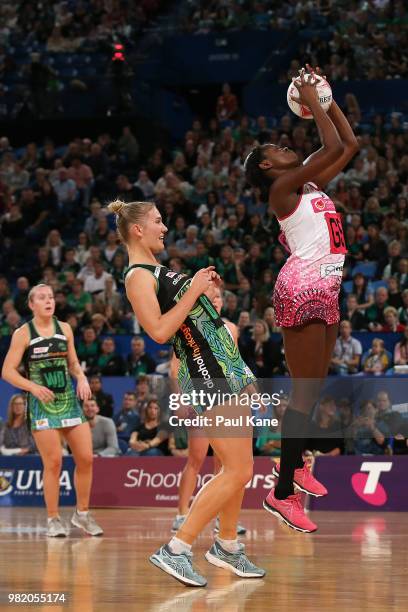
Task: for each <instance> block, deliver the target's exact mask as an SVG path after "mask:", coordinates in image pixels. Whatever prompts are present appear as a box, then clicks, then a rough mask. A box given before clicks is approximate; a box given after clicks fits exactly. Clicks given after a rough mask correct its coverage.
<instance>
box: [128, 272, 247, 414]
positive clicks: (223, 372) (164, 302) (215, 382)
mask: <svg viewBox="0 0 408 612" xmlns="http://www.w3.org/2000/svg"><path fill="white" fill-rule="evenodd" d="M134 268H143V269H145V270H148V271H149V272H150V273H151V274H153V276H154V277H155V279H156V293H157V299H158V302H159V305H160V310H161V312H162V314H164V313H165V312H168V311H169V310H170V309H171V308H173V307H174V306H175V305H176V304H177V302H178V301H179V300H180V299H181V297H182V295H183V294H184V293H185V292H186V291H187V289H188V288H189V286H190V284H191V281H192V278H191V277H189V276H187V275H186V274H179V273H178V272H174V271H172V270H169V268H166V267H165V266H159V265H158V266H153V265H145V264H135V265H133V266H130V267H129V268H127V269H126V270H125V277H126V275H127V274H128V273H129V272H130V270H132V269H134ZM171 342H172V343H173V347H174V352H175V354H176V357H177V358H178V359H179V360H180V367H179V372H178V382H179V385H180V388H181V390H182V392H183V393H191V391H193V390H195V391H197V392H199V391H201V390H203V391H206V392H209V391H210V392H211V393H214V392H221V393H229V394H231V393H232V394H240V393H241V392H242V391H243V389H245V387H247V386H248V385H250V384H253V383H254V382H255V381H256V378H255V376H254V374H253V373H252V371H251V370H250V369H249V367H248V366H247V365H246V363H245V362H244V360H243V359H242V357H241V354H240V352H239V350H238V347H237V346H236V344H235V342H234V340H233V338H232V336H231V333H230V332H229V330H228V328H227V327H226V325H225V323H224V321H223V320H222V319H221V317H220V316H219V314H218V312H217V311H216V310H215V308H214V306H213V305H212V303H211V301H210V300H209V299H208V298H207V296H205V295H200V297H199V298H198V300H197V301H196V303H195V304H194V306H193V308H192V309H191V311H190V312H189V314H188V316H187V318H186V320H185V321H184V323H183V324H182V325H181V326H180V328H179V329H178V330H177V332H176V333H175V335H174V337H173V338H172V340H171ZM194 409H195V410H196V411H197V412H202V411H203V409H204V407H203V406H201V407H199V406H194Z"/></svg>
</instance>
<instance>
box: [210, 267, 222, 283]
mask: <svg viewBox="0 0 408 612" xmlns="http://www.w3.org/2000/svg"><path fill="white" fill-rule="evenodd" d="M208 276H209V277H210V280H211V281H212V282H213V283H214V285H215V286H216V287H220V286H221V284H222V280H221V276H220V275H219V274H218V272H216V271H215V270H212V271H211V272H210V273H209V275H208Z"/></svg>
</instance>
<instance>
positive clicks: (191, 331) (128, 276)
mask: <svg viewBox="0 0 408 612" xmlns="http://www.w3.org/2000/svg"><path fill="white" fill-rule="evenodd" d="M108 209H109V210H110V212H113V213H115V214H116V224H117V228H118V232H119V235H120V237H121V239H122V241H123V242H124V243H125V245H126V247H127V250H128V254H129V267H128V269H127V271H126V273H125V286H126V294H127V297H128V299H129V301H130V303H131V305H132V308H133V310H134V312H135V314H136V317H137V320H138V321H139V323H140V324H141V325H142V327H143V329H144V330H145V331H146V333H147V334H149V336H150V337H151V338H152V339H153V340H155V341H156V342H158V343H161V344H163V343H165V342H168V341H169V340H170V341H172V342H173V346H174V349H175V353H176V355H177V358H178V359H179V360H180V367H179V373H178V382H179V385H180V388H181V390H182V391H183V393H190V392H192V391H198V392H199V393H200V398H201V397H202V398H203V401H202V402H201V399H200V402H201V403H200V406H198V405H197V404H196V403H195V402H194V401H192V402H191V403H192V405H193V407H194V409H195V410H196V411H197V412H200V413H204V408H208V403H207V400H208V397H209V395H208V390H210V391H211V393H214V392H216V393H215V395H216V397H217V398H218V399H216V400H215V401H216V402H217V405H216V406H215V407H214V408H211V411H210V409H209V408H208V410H207V411H206V412H205V414H204V416H205V417H206V419H205V424H204V427H205V431H206V434H207V436H208V439H209V442H210V444H211V446H212V447H213V449H214V451H215V453H216V454H217V456H218V458H219V460H220V462H221V464H222V469H221V470H220V471H219V472H218V474H217V475H216V476H215V477H214V478H213V479H212V480H210V481H209V482H207V483H206V485H205V486H204V487H202V488H201V489H200V491H199V493H198V494H197V495H196V497H195V499H194V502H193V504H192V506H191V508H190V509H189V512H188V514H187V516H186V517H185V520H184V522H183V524H182V525H181V527H180V528H179V529H178V531H177V533H176V534H175V536H174V537H173V538H172V539H171V540H170V542H169V543H168V544H165V545H163V546H161V547H160V548H159V550H158V551H157V552H156V553H154V554H153V555H151V557H150V561H151V563H153V565H155V566H156V567H158V568H160V569H161V570H163V571H164V572H166V573H167V574H169V575H170V576H173V577H174V578H176V579H177V580H179V581H180V582H182V583H183V584H185V585H186V586H197V587H204V586H205V585H206V584H207V581H206V579H205V578H204V577H203V576H201V575H200V574H199V573H198V572H197V571H196V569H195V568H194V566H193V564H192V554H191V546H192V544H193V542H194V541H195V540H196V538H197V536H198V535H199V534H200V533H201V532H202V531H203V529H204V528H205V527H206V525H207V524H208V523H209V522H210V521H211V520H212V519H213V518H215V516H216V515H219V516H220V532H219V534H218V535H217V538H216V540H215V541H214V543H213V545H212V546H211V548H210V549H209V550H208V551H207V553H206V559H207V561H209V563H212V564H213V565H216V566H217V567H223V568H224V569H226V570H228V571H231V572H233V573H234V574H236V575H237V576H240V577H242V578H251V579H253V578H262V577H263V576H264V575H265V571H264V570H263V569H262V568H259V567H257V566H256V565H255V564H254V563H252V562H251V561H250V560H249V559H248V557H247V556H246V554H245V547H244V545H243V544H242V543H241V542H238V540H237V522H238V516H239V512H240V509H241V505H242V498H243V493H244V488H245V485H246V484H247V482H248V481H249V480H251V478H252V473H253V457H252V428H251V426H250V425H248V424H247V422H246V419H247V417H249V416H250V415H251V409H250V405H249V404H248V403H245V401H244V402H241V399H243V398H244V399H245V398H248V397H249V396H250V395H252V389H254V382H255V376H254V375H253V374H252V372H251V370H250V369H249V368H248V367H247V365H246V364H245V363H244V361H243V359H242V357H241V355H240V353H239V350H238V348H237V347H236V345H235V343H234V340H233V339H232V338H231V335H230V333H229V332H228V330H227V328H226V327H225V324H224V321H223V320H222V319H221V317H220V316H219V314H218V312H217V311H216V309H215V308H214V306H213V305H212V303H211V301H210V299H209V298H208V297H207V296H206V295H204V294H205V293H206V292H207V291H208V290H209V289H210V288H213V287H214V286H217V285H219V283H220V282H221V279H220V277H219V275H218V274H217V273H216V272H215V270H214V268H213V267H212V266H210V267H208V268H205V269H203V270H200V271H199V272H197V273H196V274H195V275H194V277H193V278H191V277H188V276H187V275H185V274H180V273H178V272H175V271H174V270H170V269H168V268H166V267H165V266H162V265H160V264H159V262H158V260H157V259H156V255H158V254H159V253H160V252H162V251H163V249H164V236H165V233H166V232H167V228H166V226H165V225H164V224H163V221H162V218H161V215H160V212H159V211H158V209H157V208H156V206H155V205H154V204H153V203H151V202H130V203H124V202H120V201H117V202H112V203H111V204H110V205H109V207H108ZM201 392H203V393H201ZM190 397H191V396H190ZM232 416H234V417H236V419H235V421H236V422H237V423H238V425H237V428H236V429H234V430H232V429H231V427H230V426H229V425H228V423H227V421H231V417H232ZM241 420H242V423H243V426H241V424H240V421H241ZM234 432H235V433H234Z"/></svg>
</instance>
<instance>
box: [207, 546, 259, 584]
mask: <svg viewBox="0 0 408 612" xmlns="http://www.w3.org/2000/svg"><path fill="white" fill-rule="evenodd" d="M239 546H240V549H239V551H238V552H236V553H230V552H228V551H227V550H224V548H223V547H222V546H221V544H220V543H219V542H217V540H215V542H214V544H213V545H212V546H211V548H210V550H208V551H207V552H206V553H205V558H206V559H207V561H208V562H209V563H212V564H213V565H216V566H217V567H223V568H224V569H227V570H230V571H231V572H234V574H236V575H237V576H240V577H241V578H263V577H264V576H265V573H266V572H265V570H263V569H261V568H260V567H257V566H256V565H254V564H253V563H252V561H250V560H249V559H248V557H247V556H246V554H245V546H244V545H243V544H241V543H240V545H239Z"/></svg>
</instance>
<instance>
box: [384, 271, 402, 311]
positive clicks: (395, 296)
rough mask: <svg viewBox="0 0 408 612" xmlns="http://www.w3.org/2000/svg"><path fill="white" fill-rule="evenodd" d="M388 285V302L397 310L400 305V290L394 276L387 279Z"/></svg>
mask: <svg viewBox="0 0 408 612" xmlns="http://www.w3.org/2000/svg"><path fill="white" fill-rule="evenodd" d="M387 285H388V304H389V305H390V306H393V307H394V308H396V309H397V310H398V308H401V306H402V296H401V290H400V286H399V282H398V278H397V277H396V276H390V277H389V278H388V279H387Z"/></svg>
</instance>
